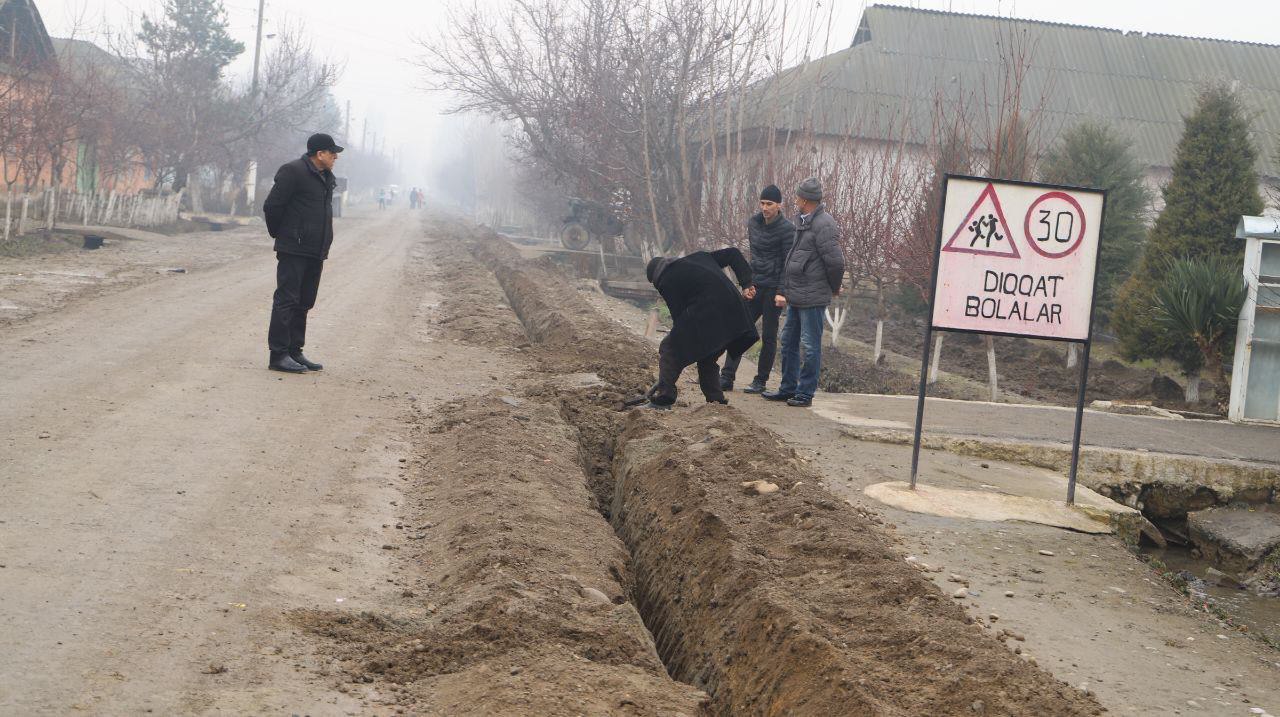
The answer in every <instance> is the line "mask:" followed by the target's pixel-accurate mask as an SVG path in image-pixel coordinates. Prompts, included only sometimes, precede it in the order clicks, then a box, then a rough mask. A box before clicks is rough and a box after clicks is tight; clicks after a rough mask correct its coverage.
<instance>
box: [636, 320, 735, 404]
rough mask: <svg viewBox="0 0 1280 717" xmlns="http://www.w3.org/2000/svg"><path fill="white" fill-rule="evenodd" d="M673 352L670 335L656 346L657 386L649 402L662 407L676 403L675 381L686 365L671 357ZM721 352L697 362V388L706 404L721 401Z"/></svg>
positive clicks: (722, 396)
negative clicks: (704, 398) (699, 389)
mask: <svg viewBox="0 0 1280 717" xmlns="http://www.w3.org/2000/svg"><path fill="white" fill-rule="evenodd" d="M674 353H675V352H674V351H672V349H671V335H670V334H667V337H666V338H665V339H663V340H662V343H661V344H659V345H658V385H657V386H654V389H653V393H652V395H650V396H649V398H650V400H652V401H653V402H654V403H656V404H659V405H662V406H670V405H671V404H673V403H675V402H676V395H677V394H678V393H679V391H678V390H677V389H676V381H678V380H680V374H681V373H682V372H683V371H684V369H685V366H688V364H681V363H680V362H678V361H677V360H676V359H675V357H674V356H673V355H672V354H674ZM722 353H724V352H723V351H717V352H715V353H714V354H712V355H711V356H708V357H706V358H704V359H702V360H701V361H698V387H699V388H701V389H702V395H703V396H705V397H706V399H707V401H708V402H711V401H723V400H724V391H721V390H720V363H719V362H720V354H722Z"/></svg>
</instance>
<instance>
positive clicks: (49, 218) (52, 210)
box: [44, 189, 58, 231]
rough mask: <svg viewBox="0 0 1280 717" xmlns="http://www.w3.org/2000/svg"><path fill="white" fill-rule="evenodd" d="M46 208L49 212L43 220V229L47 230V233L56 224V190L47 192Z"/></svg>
mask: <svg viewBox="0 0 1280 717" xmlns="http://www.w3.org/2000/svg"><path fill="white" fill-rule="evenodd" d="M48 208H49V211H48V212H46V214H45V218H44V228H45V229H48V230H49V231H53V225H54V224H56V223H57V214H58V190H57V189H50V190H49V202H48Z"/></svg>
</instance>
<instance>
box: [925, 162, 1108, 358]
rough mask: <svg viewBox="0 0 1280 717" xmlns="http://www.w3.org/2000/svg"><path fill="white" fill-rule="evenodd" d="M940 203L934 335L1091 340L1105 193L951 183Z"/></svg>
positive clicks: (965, 179)
mask: <svg viewBox="0 0 1280 717" xmlns="http://www.w3.org/2000/svg"><path fill="white" fill-rule="evenodd" d="M943 202H944V203H943V211H942V232H941V234H942V236H944V237H950V239H948V240H947V241H946V243H945V244H943V245H942V246H941V247H940V249H939V252H938V260H937V271H938V276H937V281H936V283H935V291H936V294H935V296H934V302H933V326H934V328H939V329H951V330H958V331H975V332H981V333H990V334H1003V335H1012V336H1025V337H1028V338H1049V339H1066V340H1071V341H1084V340H1086V339H1088V337H1089V322H1090V320H1091V317H1092V310H1093V283H1094V282H1093V280H1094V275H1095V273H1096V270H1097V258H1098V237H1099V229H1100V228H1101V226H1102V204H1103V193H1102V192H1100V191H1095V190H1087V189H1073V188H1072V189H1068V188H1062V187H1056V186H1049V185H1038V184H1026V183H1021V182H1001V181H994V180H988V179H977V178H971V177H951V178H950V179H949V180H948V182H947V192H946V197H945V198H944V200H943ZM1006 216H1007V217H1012V218H1013V219H1014V221H1013V223H1012V224H1011V223H1010V222H1009V221H1008V220H1007V219H1006Z"/></svg>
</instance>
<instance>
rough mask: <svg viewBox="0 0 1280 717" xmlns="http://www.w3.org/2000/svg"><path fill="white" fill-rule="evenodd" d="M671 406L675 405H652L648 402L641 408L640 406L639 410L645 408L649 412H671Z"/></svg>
mask: <svg viewBox="0 0 1280 717" xmlns="http://www.w3.org/2000/svg"><path fill="white" fill-rule="evenodd" d="M673 405H675V404H672V403H654V402H653V401H650V402H648V403H646V404H644V405H643V406H641V407H640V408H647V409H649V410H651V411H670V410H671V407H672V406H673Z"/></svg>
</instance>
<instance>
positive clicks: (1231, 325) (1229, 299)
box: [1152, 255, 1248, 400]
mask: <svg viewBox="0 0 1280 717" xmlns="http://www.w3.org/2000/svg"><path fill="white" fill-rule="evenodd" d="M1247 291H1248V290H1247V288H1246V287H1245V283H1244V277H1243V275H1242V274H1241V269H1240V261H1239V260H1238V259H1235V258H1233V257H1228V256H1221V255H1216V256H1206V257H1202V258H1199V259H1178V260H1175V261H1171V262H1169V263H1168V264H1167V266H1166V267H1165V271H1164V278H1163V279H1162V280H1161V282H1160V283H1159V284H1158V285H1156V291H1155V304H1154V306H1153V307H1152V316H1153V318H1154V320H1155V324H1156V326H1158V327H1159V328H1160V329H1162V330H1163V331H1164V332H1166V336H1165V337H1164V338H1165V340H1167V341H1169V343H1170V344H1173V345H1176V344H1184V345H1185V343H1186V342H1189V343H1191V344H1192V345H1194V346H1195V347H1196V349H1198V353H1191V352H1183V353H1182V354H1181V355H1180V356H1179V360H1180V363H1181V364H1182V368H1183V370H1184V371H1185V372H1186V374H1187V376H1188V378H1191V379H1192V380H1193V381H1197V380H1198V378H1199V375H1200V373H1201V371H1203V370H1206V369H1207V370H1208V375H1209V378H1210V379H1211V380H1212V381H1213V382H1214V383H1215V384H1217V385H1218V386H1222V385H1223V380H1222V379H1223V360H1224V357H1223V353H1224V349H1225V348H1226V347H1227V346H1229V345H1230V344H1231V342H1232V341H1233V340H1234V335H1235V330H1236V321H1237V319H1238V317H1239V315H1240V307H1241V305H1242V304H1244V300H1245V296H1246V292H1247ZM1190 398H1191V391H1188V399H1189V400H1190Z"/></svg>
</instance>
